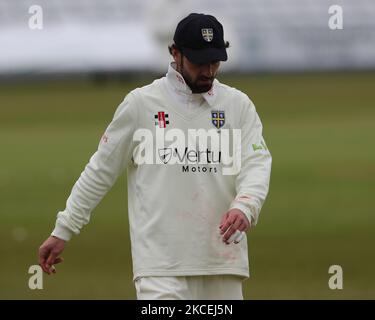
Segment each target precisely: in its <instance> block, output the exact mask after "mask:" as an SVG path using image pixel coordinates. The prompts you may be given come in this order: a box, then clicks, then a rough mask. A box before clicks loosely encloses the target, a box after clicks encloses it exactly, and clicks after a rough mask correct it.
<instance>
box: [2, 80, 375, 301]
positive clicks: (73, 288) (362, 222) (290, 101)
mask: <svg viewBox="0 0 375 320" xmlns="http://www.w3.org/2000/svg"><path fill="white" fill-rule="evenodd" d="M222 81H223V82H226V83H228V84H230V85H233V86H235V87H237V88H239V89H241V90H243V91H245V92H246V93H248V94H249V95H250V96H251V97H252V99H253V101H254V102H255V104H256V106H257V110H258V113H259V114H260V116H261V119H262V121H263V125H264V136H265V138H266V141H267V144H268V146H269V148H270V150H271V152H272V155H273V172H272V178H271V188H270V194H269V197H268V199H267V201H266V204H265V206H264V208H263V211H262V214H261V218H260V221H259V224H258V226H257V227H256V228H254V229H253V230H252V231H251V232H250V235H249V246H250V265H251V273H252V277H251V278H250V279H249V280H248V281H246V283H245V286H244V296H245V298H246V299H375V250H374V246H375V205H374V196H375V148H374V147H373V143H374V138H375V132H374V131H375V91H374V84H375V74H374V73H367V74H299V75H256V76H251V77H250V76H239V77H234V76H233V77H232V76H230V77H229V76H226V77H225V78H223V79H222ZM148 82H149V79H148V80H145V81H137V82H131V83H118V82H113V83H108V84H106V85H102V86H98V85H94V84H91V83H81V82H77V83H74V82H69V83H35V84H28V85H4V84H3V85H1V86H0V136H1V158H0V159H1V160H0V163H1V169H0V190H1V196H0V197H1V201H0V256H1V260H0V261H1V262H0V298H1V299H10V298H13V299H14V298H15V299H42V298H43V299H45V298H47V299H78V298H80V299H92V298H93V299H134V298H135V290H134V288H133V283H132V270H131V255H130V243H129V233H128V221H127V197H126V177H125V175H123V176H122V177H121V178H120V179H119V180H118V181H117V183H116V185H115V186H114V188H113V189H112V190H111V191H110V192H109V193H108V195H107V196H106V197H105V198H104V199H103V201H102V202H101V203H100V205H99V206H98V207H97V209H96V210H95V211H94V213H93V216H92V220H91V223H90V224H89V225H88V226H87V227H86V228H85V229H84V230H83V232H82V233H81V235H80V236H79V237H75V238H73V240H72V241H71V242H70V243H69V244H68V245H67V248H66V251H65V252H64V255H63V256H64V258H65V262H64V263H63V264H62V265H59V266H58V273H57V274H56V275H55V276H50V277H47V276H45V277H44V290H33V291H32V290H30V289H29V288H28V279H29V276H30V275H29V274H28V268H29V266H30V265H32V264H37V249H38V247H39V245H40V244H41V243H42V242H43V241H44V240H45V238H46V237H47V236H48V235H49V233H50V232H51V230H52V228H53V225H54V221H55V216H56V214H57V211H58V210H61V209H64V207H65V201H66V199H67V197H68V195H69V193H70V190H71V188H72V186H73V184H74V182H75V181H76V179H77V178H78V177H79V174H80V172H81V171H82V170H83V168H84V166H85V164H86V163H87V161H88V159H89V157H90V156H91V154H92V153H93V152H94V151H95V150H96V147H97V144H98V142H99V139H100V137H101V135H102V133H103V131H104V129H105V127H106V126H107V124H108V123H109V122H110V120H111V118H112V116H113V113H114V110H115V109H116V107H117V105H118V104H119V103H120V102H121V100H122V99H123V97H124V96H125V95H126V93H127V92H129V90H131V89H132V88H134V87H136V86H140V85H143V84H146V83H148ZM335 264H338V265H341V266H342V268H343V271H344V288H343V290H334V291H333V290H330V289H329V287H328V279H329V276H330V275H329V274H328V268H329V266H331V265H335Z"/></svg>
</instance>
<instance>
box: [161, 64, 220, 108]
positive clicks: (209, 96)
mask: <svg viewBox="0 0 375 320" xmlns="http://www.w3.org/2000/svg"><path fill="white" fill-rule="evenodd" d="M166 79H167V84H168V86H169V87H170V88H171V89H172V90H173V92H174V93H175V94H177V95H179V96H185V97H186V98H189V99H192V100H200V99H202V98H203V99H204V100H206V102H207V103H208V104H209V105H210V106H213V104H214V101H215V98H216V91H217V90H216V89H217V83H218V81H217V80H216V79H215V80H214V82H213V84H212V88H211V89H210V90H209V91H208V92H203V93H192V91H191V89H190V87H189V86H188V85H187V84H186V82H185V80H184V78H183V76H182V75H181V74H180V73H179V72H178V71H177V70H176V69H175V63H174V62H172V63H170V64H169V67H168V72H167V75H166Z"/></svg>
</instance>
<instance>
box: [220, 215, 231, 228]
mask: <svg viewBox="0 0 375 320" xmlns="http://www.w3.org/2000/svg"><path fill="white" fill-rule="evenodd" d="M228 215H229V213H228V212H227V213H226V214H224V215H223V217H222V218H221V221H220V226H219V228H220V229H221V227H222V226H223V224H224V223H225V221H226V220H227V219H228Z"/></svg>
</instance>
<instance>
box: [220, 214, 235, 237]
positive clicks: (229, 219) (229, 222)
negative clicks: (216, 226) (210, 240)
mask: <svg viewBox="0 0 375 320" xmlns="http://www.w3.org/2000/svg"><path fill="white" fill-rule="evenodd" d="M235 219H236V216H233V215H228V217H227V219H226V220H225V221H224V223H223V224H222V226H221V234H224V233H225V232H227V230H228V228H229V227H230V226H231V225H232V224H233V222H234V220H235Z"/></svg>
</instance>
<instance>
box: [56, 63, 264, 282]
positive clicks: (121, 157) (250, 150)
mask: <svg viewBox="0 0 375 320" xmlns="http://www.w3.org/2000/svg"><path fill="white" fill-rule="evenodd" d="M137 129H144V130H146V131H148V132H149V133H150V134H152V139H153V141H151V142H150V143H148V144H147V145H148V146H149V147H153V159H152V160H153V161H154V162H157V163H156V164H139V161H138V163H136V162H137V161H136V159H138V158H139V157H141V156H142V155H145V150H144V149H142V148H144V147H145V145H146V143H145V141H144V140H142V141H137V139H134V137H133V135H134V133H135V132H136V130H137ZM176 129H178V130H177V131H179V132H180V133H182V134H184V135H185V137H186V136H187V134H188V130H189V129H190V130H191V129H205V130H210V129H211V130H212V129H213V130H215V131H216V132H219V131H223V130H224V129H228V130H232V129H240V130H241V159H240V162H241V169H240V171H239V173H238V174H235V175H224V174H223V170H222V169H223V167H224V164H223V163H221V162H220V163H218V161H219V158H218V153H217V152H216V153H214V151H212V150H210V149H209V148H206V149H204V150H194V148H199V146H197V145H195V146H194V145H191V144H190V145H189V144H188V143H187V147H186V148H182V149H181V150H180V149H179V150H180V151H181V152H177V151H178V150H177V149H175V148H169V146H170V145H168V143H170V142H166V144H165V146H164V148H159V149H158V150H156V148H157V145H156V140H155V139H156V138H155V137H156V135H157V132H159V133H160V132H163V133H164V134H167V132H168V131H170V130H176ZM219 129H220V130H219ZM171 132H172V131H171ZM142 143H144V144H143V147H142ZM197 151H201V152H202V153H201V154H200V155H198V154H197ZM211 151H212V152H211ZM172 157H174V159H179V160H181V161H180V162H181V163H176V164H170V163H168V161H170V159H171V158H172ZM125 168H127V178H128V206H129V207H128V211H129V224H130V236H131V248H132V258H133V271H134V279H135V278H137V277H142V276H188V275H210V274H233V275H239V276H243V277H248V276H249V264H248V248H247V241H246V238H245V239H244V240H242V241H241V242H240V243H239V244H230V245H226V244H224V243H223V242H222V240H221V236H220V234H219V224H220V221H221V218H222V216H223V214H225V213H226V212H227V211H228V209H231V208H238V209H240V210H242V211H243V212H244V214H245V215H246V216H247V217H248V219H249V220H251V221H252V225H255V224H256V223H257V220H258V216H259V212H260V210H261V207H262V205H263V202H264V200H265V198H266V195H267V193H268V187H269V180H270V172H271V155H270V152H269V151H268V149H267V147H266V145H265V142H264V140H263V137H262V124H261V122H260V119H259V117H258V115H257V113H256V110H255V107H254V105H253V103H252V102H251V101H250V99H249V98H248V97H247V95H245V94H244V93H242V92H240V91H239V90H237V89H234V88H231V87H229V86H226V85H224V84H221V83H220V82H219V81H217V80H215V81H214V84H213V87H212V89H211V90H210V91H209V92H207V93H203V94H192V92H191V90H190V88H189V87H188V86H187V85H186V84H185V82H184V80H183V78H182V76H181V75H180V74H179V73H178V72H177V71H176V70H175V69H174V68H173V64H172V65H170V66H169V70H168V73H167V75H166V77H163V78H161V79H158V80H155V81H154V82H153V83H152V84H150V85H148V86H145V87H142V88H137V89H135V90H133V91H132V92H130V93H129V94H128V95H127V96H126V98H125V99H124V101H123V102H122V103H121V104H120V106H119V107H118V108H117V110H116V112H115V114H114V118H113V120H112V122H111V123H110V124H109V126H108V127H107V129H106V131H105V134H104V135H103V137H102V139H101V141H100V143H99V146H98V150H97V151H96V152H95V154H94V155H93V156H92V157H91V159H90V161H89V163H88V164H87V165H86V167H85V169H84V171H83V172H82V174H81V176H80V178H79V179H78V181H77V182H76V183H75V185H74V187H73V189H72V192H71V194H70V196H69V198H68V200H67V203H66V209H65V210H64V211H62V212H59V213H58V217H57V221H56V227H55V229H54V230H53V232H52V235H53V236H56V237H58V238H61V239H64V240H66V241H68V240H69V239H70V238H71V237H72V235H73V234H78V233H79V232H80V230H81V228H82V227H83V225H85V224H87V223H88V222H89V219H90V215H91V212H92V210H93V209H94V208H95V207H96V205H97V204H98V203H99V202H100V201H101V199H102V198H103V197H104V195H105V194H106V193H107V192H108V190H110V188H111V187H112V186H113V184H114V183H115V181H116V179H117V177H118V176H119V175H120V174H121V172H122V171H123V170H124V169H125Z"/></svg>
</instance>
